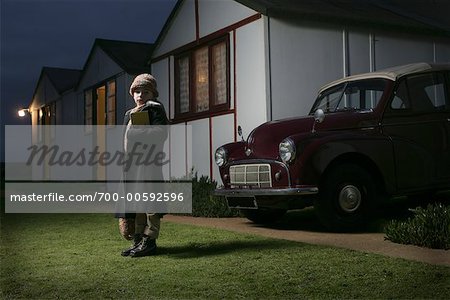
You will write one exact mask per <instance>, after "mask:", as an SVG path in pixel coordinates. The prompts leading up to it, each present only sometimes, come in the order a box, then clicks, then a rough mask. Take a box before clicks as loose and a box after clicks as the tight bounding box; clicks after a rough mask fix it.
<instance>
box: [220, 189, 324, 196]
mask: <svg viewBox="0 0 450 300" xmlns="http://www.w3.org/2000/svg"><path fill="white" fill-rule="evenodd" d="M318 192H319V188H317V187H303V188H288V189H216V190H214V195H216V196H225V197H252V196H302V195H315V194H317V193H318Z"/></svg>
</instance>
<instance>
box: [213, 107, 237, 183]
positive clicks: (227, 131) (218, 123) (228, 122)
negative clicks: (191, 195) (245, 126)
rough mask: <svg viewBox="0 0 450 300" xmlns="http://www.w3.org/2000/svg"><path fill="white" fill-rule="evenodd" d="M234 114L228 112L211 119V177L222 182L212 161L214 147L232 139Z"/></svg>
mask: <svg viewBox="0 0 450 300" xmlns="http://www.w3.org/2000/svg"><path fill="white" fill-rule="evenodd" d="M233 118H234V115H233V114H228V115H223V116H217V117H214V118H212V119H211V125H212V126H211V128H212V143H211V144H212V149H211V150H212V151H211V154H210V159H211V163H212V166H213V168H212V169H213V177H212V178H213V179H215V180H216V181H218V182H219V184H221V183H222V180H221V178H220V174H219V168H218V167H217V165H216V163H215V161H214V154H215V152H216V149H217V148H219V147H220V146H222V145H224V144H227V143H230V142H232V141H233V140H234V126H233V124H234V120H233Z"/></svg>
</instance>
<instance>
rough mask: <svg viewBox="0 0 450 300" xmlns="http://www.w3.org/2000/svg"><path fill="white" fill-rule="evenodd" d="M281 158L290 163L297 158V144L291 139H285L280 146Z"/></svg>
mask: <svg viewBox="0 0 450 300" xmlns="http://www.w3.org/2000/svg"><path fill="white" fill-rule="evenodd" d="M278 150H279V153H280V158H281V160H282V161H284V162H285V163H290V162H292V161H293V160H294V159H295V144H294V142H293V141H292V140H291V139H290V138H287V139H284V140H283V141H282V142H281V143H280V145H279V146H278Z"/></svg>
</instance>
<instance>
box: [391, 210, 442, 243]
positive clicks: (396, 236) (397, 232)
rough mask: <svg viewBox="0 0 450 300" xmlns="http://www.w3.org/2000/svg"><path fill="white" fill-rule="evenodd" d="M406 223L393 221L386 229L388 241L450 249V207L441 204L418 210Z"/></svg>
mask: <svg viewBox="0 0 450 300" xmlns="http://www.w3.org/2000/svg"><path fill="white" fill-rule="evenodd" d="M413 212H414V215H413V216H412V217H410V218H408V219H407V220H406V221H398V220H393V221H391V222H389V223H388V224H387V226H386V228H385V233H386V239H388V240H390V241H392V242H394V243H400V244H412V245H416V246H421V247H427V248H434V249H450V206H445V205H443V204H440V203H435V204H428V206H427V207H426V208H421V207H419V208H416V209H414V210H413Z"/></svg>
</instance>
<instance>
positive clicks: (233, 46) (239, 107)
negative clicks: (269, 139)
mask: <svg viewBox="0 0 450 300" xmlns="http://www.w3.org/2000/svg"><path fill="white" fill-rule="evenodd" d="M397 2H401V1H397ZM434 5H442V4H434ZM439 9H440V7H438V6H437V7H435V10H434V12H436V11H439ZM406 11H408V8H406ZM427 14H430V12H429V11H428V12H427ZM441 14H442V12H441ZM449 32H450V29H449V28H448V27H445V25H442V24H438V22H436V21H430V19H429V18H426V17H423V16H419V15H417V14H413V13H410V12H408V13H406V12H405V8H403V9H399V8H398V7H396V6H386V5H385V6H382V5H380V4H372V3H371V2H369V1H364V2H361V5H358V6H355V5H353V6H351V4H349V2H348V1H281V0H271V1H269V0H264V1H263V0H261V1H253V0H238V1H225V0H223V1H211V0H180V1H178V3H177V4H176V6H175V8H174V10H173V12H172V14H171V15H170V17H169V19H168V20H167V22H166V24H165V26H164V28H163V30H162V32H161V34H160V36H159V37H158V39H157V41H156V43H155V49H154V51H153V54H152V60H151V68H152V73H153V75H155V77H156V78H157V80H158V84H159V92H160V100H161V102H163V103H164V105H165V107H166V110H167V111H168V113H169V115H170V119H171V120H172V122H173V123H181V124H183V123H184V124H187V125H190V126H192V130H191V131H189V130H187V131H186V134H185V135H184V138H182V139H179V138H178V139H177V140H173V139H172V140H171V147H170V149H171V159H172V160H177V163H178V164H181V165H184V166H185V168H184V169H185V172H189V170H190V169H191V168H192V167H194V169H195V170H196V171H198V172H199V173H201V174H205V175H209V176H211V177H212V178H214V179H218V178H219V176H218V169H217V168H216V166H215V165H214V163H213V162H214V151H215V149H216V148H217V147H219V146H220V145H222V144H224V143H228V142H233V141H236V140H238V139H239V137H238V133H237V132H238V126H239V125H240V126H242V128H243V133H244V135H245V136H248V134H249V133H250V131H251V130H252V129H253V128H255V127H256V126H258V125H259V124H261V123H263V122H265V121H268V120H275V119H280V118H285V117H292V116H300V115H304V114H308V113H309V109H310V107H311V105H312V103H313V101H314V99H315V96H316V93H317V90H318V89H319V87H321V86H322V85H324V84H326V83H327V82H329V81H332V80H335V79H338V78H340V77H343V76H347V75H352V74H357V73H361V72H368V71H374V70H379V69H382V68H385V67H390V66H394V65H401V64H406V63H412V62H420V61H425V62H449V61H450V39H449V36H450V35H449ZM172 175H174V176H175V175H181V174H172Z"/></svg>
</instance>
